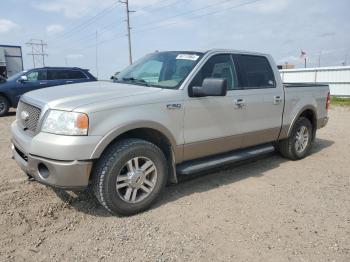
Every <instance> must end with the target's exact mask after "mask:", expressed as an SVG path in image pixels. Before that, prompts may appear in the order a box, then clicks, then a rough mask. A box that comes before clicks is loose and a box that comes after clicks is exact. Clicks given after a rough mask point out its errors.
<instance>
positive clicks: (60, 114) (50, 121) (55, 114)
mask: <svg viewBox="0 0 350 262" xmlns="http://www.w3.org/2000/svg"><path fill="white" fill-rule="evenodd" d="M88 129H89V117H88V116H87V115H86V114H83V113H77V112H67V111H59V110H50V111H49V113H48V115H47V117H46V118H45V120H44V123H43V125H42V128H41V131H42V132H46V133H52V134H59V135H69V136H86V135H87V134H88Z"/></svg>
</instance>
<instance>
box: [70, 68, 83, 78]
mask: <svg viewBox="0 0 350 262" xmlns="http://www.w3.org/2000/svg"><path fill="white" fill-rule="evenodd" d="M85 78H86V76H85V75H84V74H83V73H82V72H80V71H78V70H71V71H68V79H85Z"/></svg>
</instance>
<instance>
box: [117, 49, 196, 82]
mask: <svg viewBox="0 0 350 262" xmlns="http://www.w3.org/2000/svg"><path fill="white" fill-rule="evenodd" d="M202 56H203V54H202V53H197V52H156V53H153V54H149V55H146V56H145V57H143V58H141V59H140V60H138V61H137V62H135V63H134V64H132V65H131V66H129V67H127V68H126V69H125V70H123V71H122V72H120V73H119V74H118V75H117V76H116V78H115V82H118V83H133V84H140V85H145V86H153V87H161V88H170V89H176V88H178V87H179V86H180V85H181V83H182V82H183V80H185V78H186V77H187V76H188V74H189V73H190V72H191V70H192V69H193V67H194V66H195V65H196V64H197V63H198V61H199V60H200V58H201V57H202Z"/></svg>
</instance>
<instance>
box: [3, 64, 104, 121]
mask: <svg viewBox="0 0 350 262" xmlns="http://www.w3.org/2000/svg"><path fill="white" fill-rule="evenodd" d="M90 81H97V79H96V78H95V77H94V76H93V75H92V74H90V73H89V71H88V70H86V69H81V68H77V67H44V68H35V69H31V70H28V71H22V72H20V73H18V74H15V75H13V76H12V77H10V78H8V79H7V80H6V79H3V80H1V81H0V116H4V115H5V114H7V112H8V110H9V109H10V107H14V108H16V107H17V104H18V101H19V98H20V96H21V95H23V94H24V93H26V92H29V91H33V90H36V89H40V88H45V87H50V86H57V85H65V84H74V83H81V82H90Z"/></svg>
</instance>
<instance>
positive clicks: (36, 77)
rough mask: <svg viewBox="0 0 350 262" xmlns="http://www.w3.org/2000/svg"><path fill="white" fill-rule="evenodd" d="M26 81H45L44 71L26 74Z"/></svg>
mask: <svg viewBox="0 0 350 262" xmlns="http://www.w3.org/2000/svg"><path fill="white" fill-rule="evenodd" d="M27 78H28V81H41V80H47V75H46V70H34V71H31V72H30V73H28V74H27Z"/></svg>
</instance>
